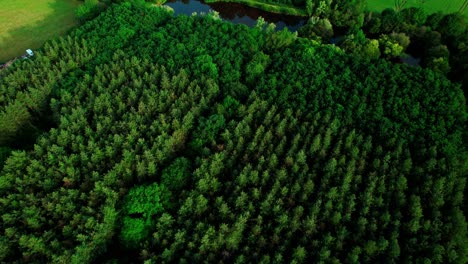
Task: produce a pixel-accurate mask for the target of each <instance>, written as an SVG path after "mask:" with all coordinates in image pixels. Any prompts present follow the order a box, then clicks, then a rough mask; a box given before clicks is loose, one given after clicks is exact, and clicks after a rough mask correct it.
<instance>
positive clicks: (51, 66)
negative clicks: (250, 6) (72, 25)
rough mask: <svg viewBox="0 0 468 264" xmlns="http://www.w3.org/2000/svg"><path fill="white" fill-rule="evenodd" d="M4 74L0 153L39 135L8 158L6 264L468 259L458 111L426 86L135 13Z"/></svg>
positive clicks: (112, 18)
mask: <svg viewBox="0 0 468 264" xmlns="http://www.w3.org/2000/svg"><path fill="white" fill-rule="evenodd" d="M135 14H138V15H135ZM0 74H1V79H0V87H3V88H5V89H0V91H2V94H1V95H0V107H1V109H2V111H1V112H0V114H1V115H0V117H2V118H4V119H3V120H6V121H5V122H2V123H0V129H2V131H12V132H11V133H10V134H2V135H9V136H8V137H5V136H4V138H3V139H2V140H3V141H2V142H1V144H2V145H0V146H1V147H3V148H6V147H11V146H15V144H18V141H20V137H19V136H18V135H21V134H22V133H31V132H30V131H33V132H34V133H35V134H39V133H41V131H42V134H40V136H38V137H37V138H35V137H32V139H31V141H34V142H35V144H34V145H33V146H31V149H30V150H24V151H13V152H12V153H11V154H6V155H5V156H9V158H8V159H7V160H6V162H5V164H4V167H3V169H2V170H1V172H0V203H1V205H2V206H1V207H0V215H1V218H0V226H1V227H2V229H1V232H0V249H1V250H0V261H4V262H15V261H16V262H54V263H79V262H81V263H83V262H84V263H88V262H92V261H96V262H103V263H105V262H110V263H112V262H115V261H117V260H118V259H119V260H121V261H128V262H135V261H148V262H150V263H152V262H156V263H159V262H163V263H168V262H182V263H183V262H196V263H199V262H208V263H211V262H223V263H232V262H234V263H252V262H256V263H257V262H258V263H260V262H261V263H284V262H294V263H310V262H320V261H322V262H324V263H327V262H336V263H338V262H353V263H358V262H423V261H424V262H427V261H431V262H435V263H462V262H464V261H465V260H466V252H467V246H466V245H467V244H468V243H466V220H465V218H464V215H463V212H462V206H463V192H464V189H465V187H464V185H465V180H466V168H465V166H464V163H463V162H464V160H466V149H465V148H464V145H463V141H462V140H463V135H464V134H463V133H464V132H463V131H464V128H465V121H466V112H465V111H464V108H462V107H461V106H463V105H464V104H465V101H464V97H463V94H462V92H461V91H460V89H459V87H458V86H457V85H454V84H452V83H451V82H450V81H448V80H447V79H445V78H444V77H443V76H441V75H439V74H436V73H434V72H432V71H429V70H423V69H419V68H410V67H408V66H405V65H392V64H389V63H387V62H385V61H376V62H375V63H369V62H368V61H366V60H363V59H361V58H360V57H359V56H353V55H349V54H345V53H344V52H342V51H341V50H340V49H338V48H336V47H332V46H322V45H319V44H317V43H316V42H312V41H310V40H306V39H302V38H297V36H296V35H295V34H292V33H290V32H287V31H279V32H275V31H274V30H272V28H271V27H266V28H265V25H261V24H259V25H258V26H257V27H255V28H251V29H249V28H247V27H246V26H242V25H237V26H235V25H231V24H228V23H225V22H222V21H219V20H217V19H216V17H213V16H211V15H208V16H204V17H198V16H197V17H195V16H194V17H183V16H180V17H172V16H171V14H170V13H168V12H167V11H165V10H164V9H161V8H154V7H151V8H148V7H145V6H142V5H135V4H129V3H124V4H121V5H118V6H112V7H111V8H109V9H108V10H107V11H105V12H104V13H102V14H101V15H100V16H99V17H98V18H97V19H96V20H91V21H89V22H87V23H85V24H84V25H82V26H81V27H80V28H77V29H76V30H75V31H74V32H72V33H71V35H70V37H68V38H65V39H61V40H58V41H55V42H51V43H49V44H47V45H46V46H45V47H44V48H43V50H42V51H40V52H38V56H37V58H34V59H33V60H30V61H24V62H21V63H18V64H16V65H13V66H12V67H11V68H9V69H7V70H6V71H3V72H1V73H0ZM37 74H39V77H40V78H38V77H31V76H34V75H37ZM28 76H29V77H28ZM18 106H19V107H18ZM15 107H18V108H15ZM15 111H17V112H15ZM23 112H25V113H27V115H26V117H27V118H24V119H15V118H17V117H19V116H21V115H20V113H23ZM41 120H47V121H48V122H49V123H48V124H50V126H46V125H43V127H40V126H39V124H41ZM9 129H10V130H9ZM28 131H29V132H28ZM34 133H32V134H33V135H34Z"/></svg>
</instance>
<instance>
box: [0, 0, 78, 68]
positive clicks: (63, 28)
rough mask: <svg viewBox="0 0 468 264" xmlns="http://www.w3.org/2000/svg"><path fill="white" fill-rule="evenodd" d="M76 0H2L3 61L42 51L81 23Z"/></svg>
mask: <svg viewBox="0 0 468 264" xmlns="http://www.w3.org/2000/svg"><path fill="white" fill-rule="evenodd" d="M80 3H82V2H80V1H77V0H0V62H5V61H7V60H9V59H12V58H14V57H16V56H19V55H22V54H23V53H24V52H25V50H26V49H28V48H32V49H36V48H39V47H40V46H41V45H42V44H44V42H45V41H46V40H49V39H52V38H54V37H56V36H60V35H63V34H64V33H66V32H67V30H69V29H70V28H72V27H73V26H74V25H76V24H77V23H78V20H77V19H76V16H75V10H76V8H77V7H78V6H79V5H80Z"/></svg>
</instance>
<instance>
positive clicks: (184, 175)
mask: <svg viewBox="0 0 468 264" xmlns="http://www.w3.org/2000/svg"><path fill="white" fill-rule="evenodd" d="M190 176H191V162H190V160H188V159H187V158H177V159H175V160H174V161H173V162H172V163H171V165H169V167H167V168H165V169H164V170H163V171H162V176H161V184H162V185H164V186H166V187H167V188H168V189H169V190H170V191H171V192H172V193H174V194H175V193H177V192H180V191H181V190H183V189H184V188H185V187H187V184H188V182H189V180H190V179H189V178H190Z"/></svg>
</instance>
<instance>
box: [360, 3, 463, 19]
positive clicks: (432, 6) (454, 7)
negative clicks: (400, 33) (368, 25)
mask: <svg viewBox="0 0 468 264" xmlns="http://www.w3.org/2000/svg"><path fill="white" fill-rule="evenodd" d="M395 2H396V1H395V0H367V7H368V9H369V10H370V11H382V10H384V9H385V8H394V7H395ZM399 2H403V1H399ZM467 2H468V1H466V0H408V1H407V3H406V4H405V5H404V7H412V6H415V7H422V8H424V9H425V10H426V12H427V13H429V14H430V13H435V12H437V11H442V12H443V13H453V12H458V11H462V13H463V14H464V15H465V17H468V6H467Z"/></svg>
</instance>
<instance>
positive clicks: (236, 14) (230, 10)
mask: <svg viewBox="0 0 468 264" xmlns="http://www.w3.org/2000/svg"><path fill="white" fill-rule="evenodd" d="M165 5H167V6H169V7H171V8H172V9H174V13H175V14H176V15H179V14H185V15H188V16H190V15H192V13H195V12H196V13H198V14H200V13H208V12H209V11H210V10H213V11H216V12H218V13H219V16H220V17H221V18H222V19H223V20H228V21H231V22H232V23H234V24H244V25H247V26H249V27H252V26H254V25H255V24H256V23H257V19H258V18H259V17H263V19H265V22H267V23H273V24H275V25H276V29H277V30H281V29H283V28H284V27H287V28H288V29H289V30H290V31H297V30H298V29H299V28H300V27H301V26H303V25H304V24H305V23H307V19H308V18H307V17H298V16H289V15H282V14H275V13H270V12H266V11H263V10H260V9H257V8H253V7H249V6H245V5H242V4H238V3H222V2H219V3H209V4H208V3H205V2H204V1H198V0H169V1H167V2H166V4H165Z"/></svg>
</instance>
